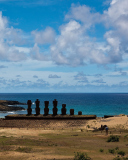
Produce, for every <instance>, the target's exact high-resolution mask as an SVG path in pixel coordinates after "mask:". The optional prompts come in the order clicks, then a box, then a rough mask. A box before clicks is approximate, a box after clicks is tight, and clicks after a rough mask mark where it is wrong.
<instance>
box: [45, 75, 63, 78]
mask: <svg viewBox="0 0 128 160" xmlns="http://www.w3.org/2000/svg"><path fill="white" fill-rule="evenodd" d="M48 78H61V76H58V75H56V74H54V75H53V74H50V75H49V76H48Z"/></svg>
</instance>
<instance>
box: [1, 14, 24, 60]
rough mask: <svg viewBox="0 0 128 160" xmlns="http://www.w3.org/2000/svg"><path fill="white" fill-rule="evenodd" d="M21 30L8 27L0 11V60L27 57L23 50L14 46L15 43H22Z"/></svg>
mask: <svg viewBox="0 0 128 160" xmlns="http://www.w3.org/2000/svg"><path fill="white" fill-rule="evenodd" d="M21 35H22V31H21V30H20V29H14V28H13V27H11V28H9V27H8V20H7V18H5V17H3V16H2V12H0V60H7V61H16V62H17V61H22V60H25V59H27V57H26V55H25V53H24V52H22V51H19V50H18V49H16V48H15V45H16V44H23V40H22V36H21Z"/></svg>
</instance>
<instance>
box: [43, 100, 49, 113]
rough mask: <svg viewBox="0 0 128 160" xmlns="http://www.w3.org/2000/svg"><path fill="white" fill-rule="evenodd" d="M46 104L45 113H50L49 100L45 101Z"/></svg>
mask: <svg viewBox="0 0 128 160" xmlns="http://www.w3.org/2000/svg"><path fill="white" fill-rule="evenodd" d="M44 105H45V108H44V115H48V113H49V108H48V106H49V101H44Z"/></svg>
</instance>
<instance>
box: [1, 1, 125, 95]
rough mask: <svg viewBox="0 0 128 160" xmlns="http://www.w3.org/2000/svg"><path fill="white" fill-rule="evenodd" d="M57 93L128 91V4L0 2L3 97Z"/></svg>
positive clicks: (112, 2) (97, 2)
mask: <svg viewBox="0 0 128 160" xmlns="http://www.w3.org/2000/svg"><path fill="white" fill-rule="evenodd" d="M56 92H58V93H106V92H107V93H117V92H118V93H119V92H120V93H127V92H128V0H68V1H66V0H47V1H46V0H0V93H56Z"/></svg>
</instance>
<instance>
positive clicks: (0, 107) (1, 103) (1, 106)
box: [0, 100, 26, 112]
mask: <svg viewBox="0 0 128 160" xmlns="http://www.w3.org/2000/svg"><path fill="white" fill-rule="evenodd" d="M9 105H12V106H9ZM16 105H26V103H20V102H18V101H8V100H0V111H3V112H5V111H17V110H25V108H23V107H20V106H16Z"/></svg>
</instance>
